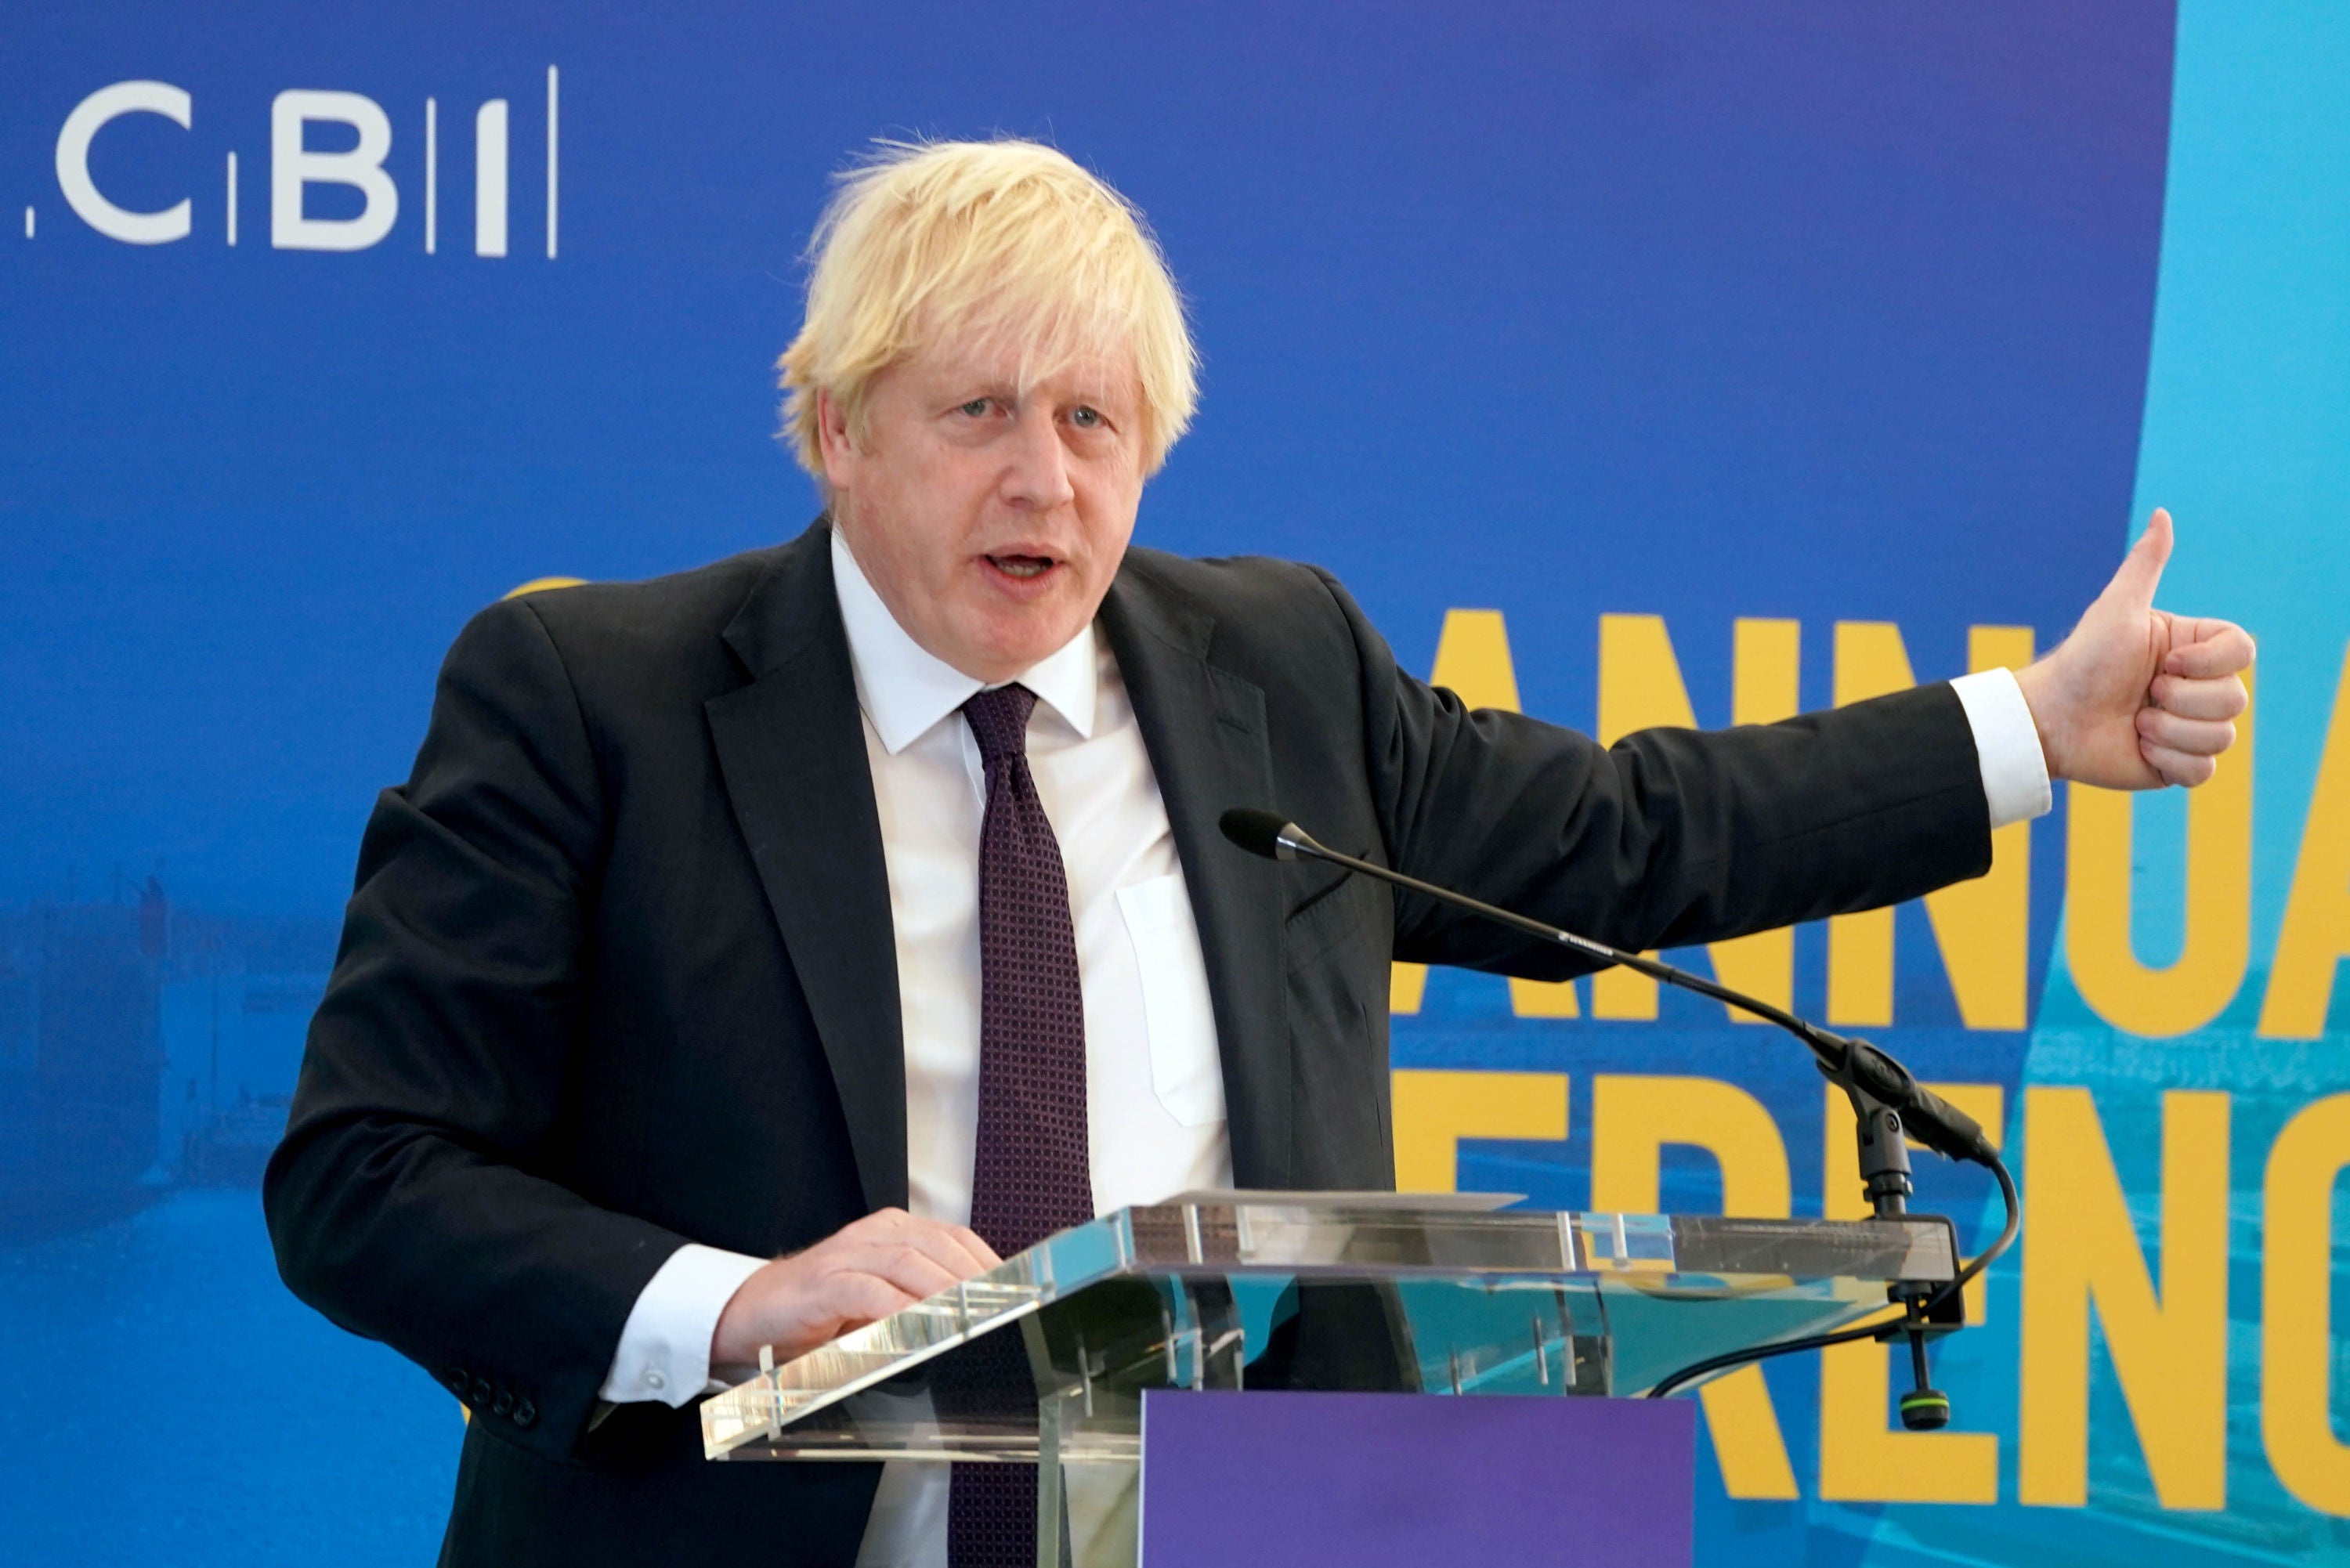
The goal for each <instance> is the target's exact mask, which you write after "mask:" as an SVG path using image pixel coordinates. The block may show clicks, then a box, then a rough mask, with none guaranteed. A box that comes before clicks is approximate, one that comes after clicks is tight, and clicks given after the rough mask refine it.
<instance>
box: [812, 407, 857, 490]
mask: <svg viewBox="0 0 2350 1568" xmlns="http://www.w3.org/2000/svg"><path fill="white" fill-rule="evenodd" d="M816 452H817V453H818V455H819V456H821V457H822V458H823V459H824V477H825V483H827V485H828V486H830V487H831V489H832V491H833V493H836V494H837V493H840V492H842V491H844V490H848V489H851V488H853V487H854V485H855V483H856V474H857V467H858V461H859V453H858V450H857V443H856V441H855V440H854V439H852V438H851V437H850V435H849V432H848V411H847V410H846V409H844V408H842V407H841V406H840V400H839V399H837V398H836V397H834V396H833V395H832V394H831V393H830V392H827V391H819V392H817V393H816Z"/></svg>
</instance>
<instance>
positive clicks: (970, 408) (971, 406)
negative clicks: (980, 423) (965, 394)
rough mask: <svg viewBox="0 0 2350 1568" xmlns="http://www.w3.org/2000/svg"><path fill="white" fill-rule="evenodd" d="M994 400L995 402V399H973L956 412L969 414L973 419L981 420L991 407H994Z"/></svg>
mask: <svg viewBox="0 0 2350 1568" xmlns="http://www.w3.org/2000/svg"><path fill="white" fill-rule="evenodd" d="M993 403H994V400H993V398H973V399H972V400H971V401H969V402H967V403H965V404H963V405H962V407H961V408H958V409H957V410H955V412H957V413H959V414H969V415H970V416H971V417H972V419H979V418H981V417H982V416H983V415H984V414H985V413H986V412H987V410H988V409H989V408H990V407H992V406H993Z"/></svg>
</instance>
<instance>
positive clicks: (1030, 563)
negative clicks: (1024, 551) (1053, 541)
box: [987, 556, 1055, 583]
mask: <svg viewBox="0 0 2350 1568" xmlns="http://www.w3.org/2000/svg"><path fill="white" fill-rule="evenodd" d="M987 564H988V565H989V566H993V567H994V568H995V569H996V570H997V571H999V572H1002V573H1003V575H1004V576H1007V577H1010V578H1011V579H1013V581H1014V582H1021V583H1025V582H1033V581H1035V579H1036V578H1038V577H1041V576H1044V575H1045V573H1047V572H1049V571H1051V570H1052V569H1053V567H1054V566H1055V562H1054V560H1053V557H1052V556H988V557H987Z"/></svg>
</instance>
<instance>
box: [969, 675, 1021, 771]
mask: <svg viewBox="0 0 2350 1568" xmlns="http://www.w3.org/2000/svg"><path fill="white" fill-rule="evenodd" d="M1035 711H1036V693H1035V692H1034V691H1029V690H1028V688H1026V687H1025V686H1022V685H1018V684H1016V683H1015V684H1014V685H1010V686H999V687H997V688H996V689H995V690H994V691H981V692H977V693H975V694H973V696H972V699H971V701H968V702H965V703H964V704H963V705H962V716H963V719H964V720H965V721H966V722H968V723H969V724H970V725H971V732H972V736H973V737H974V738H975V739H976V740H977V741H978V742H979V758H980V761H981V762H983V763H986V764H987V765H988V766H989V767H991V768H992V767H993V766H995V764H996V763H1000V762H1003V760H1004V759H1005V758H1007V757H1022V758H1024V757H1026V756H1027V754H1028V715H1029V714H1031V713H1034V712H1035Z"/></svg>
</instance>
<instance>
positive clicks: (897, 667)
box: [832, 528, 1096, 756]
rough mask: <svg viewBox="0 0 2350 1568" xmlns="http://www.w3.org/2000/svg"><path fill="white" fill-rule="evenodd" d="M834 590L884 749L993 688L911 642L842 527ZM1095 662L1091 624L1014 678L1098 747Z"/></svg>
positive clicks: (836, 535)
mask: <svg viewBox="0 0 2350 1568" xmlns="http://www.w3.org/2000/svg"><path fill="white" fill-rule="evenodd" d="M832 586H833V590H834V592H836V593H837V595H838V596H839V597H840V621H841V625H842V626H843V627H844V628H847V632H848V659H849V663H850V665H851V666H852V667H853V668H854V669H855V670H856V672H857V704H858V707H860V708H862V709H863V710H864V711H865V716H866V717H867V718H868V719H869V720H871V721H872V722H873V730H874V732H875V733H876V734H878V735H879V736H880V737H881V747H882V749H883V750H884V751H886V752H888V753H889V754H890V755H891V756H896V755H897V754H898V753H899V752H902V751H904V750H905V749H906V748H907V747H908V746H910V745H912V744H913V743H914V742H915V741H917V740H919V739H920V737H921V736H922V735H923V734H924V733H926V732H928V731H929V730H930V729H931V726H933V725H935V724H936V723H938V722H939V721H941V719H944V718H946V717H947V716H948V715H950V714H951V713H953V712H954V711H956V710H957V709H959V708H961V707H962V705H963V703H964V702H966V701H969V700H970V699H971V697H972V693H974V692H977V691H982V690H983V689H984V688H985V686H986V684H987V683H986V682H985V681H981V680H972V678H971V677H970V676H968V675H965V674H964V673H963V672H962V670H957V669H956V668H955V667H954V666H953V665H951V664H949V663H948V662H947V661H946V660H944V659H941V658H939V657H938V656H937V655H935V654H933V653H931V651H930V650H929V649H925V648H924V647H923V646H922V645H921V644H920V643H919V642H916V641H915V640H914V639H912V638H911V637H910V636H908V635H907V633H906V628H904V627H902V626H899V624H898V618H897V617H895V616H893V615H891V614H890V613H889V606H888V605H886V604H883V603H882V602H881V596H880V595H879V593H877V592H875V591H874V587H873V585H872V584H871V583H870V582H869V581H868V580H867V579H866V576H865V573H864V570H863V568H861V567H859V566H858V564H857V557H856V556H854V555H852V554H850V553H849V549H848V542H847V540H846V539H843V538H842V537H841V536H840V530H839V529H837V528H835V529H833V530H832ZM1094 659H1095V654H1094V628H1093V623H1092V622H1091V621H1087V623H1086V624H1085V626H1084V627H1083V628H1080V629H1079V630H1078V632H1077V635H1076V636H1075V637H1073V638H1071V639H1069V640H1068V641H1067V642H1066V643H1065V644H1063V645H1062V646H1061V648H1060V649H1059V650H1058V651H1056V652H1054V653H1050V654H1047V655H1046V656H1045V658H1043V659H1039V660H1038V661H1037V662H1036V663H1035V664H1033V665H1031V666H1029V667H1028V668H1027V669H1026V670H1022V671H1021V672H1020V673H1019V674H1018V675H1016V676H1014V678H1013V679H1014V680H1017V681H1018V682H1019V683H1020V684H1021V685H1023V686H1025V687H1026V688H1028V690H1029V691H1034V692H1035V693H1036V697H1037V700H1038V701H1041V702H1043V703H1045V705H1046V706H1048V707H1050V708H1051V709H1052V710H1053V711H1055V712H1056V713H1058V714H1059V715H1060V716H1061V717H1062V718H1063V719H1064V720H1065V721H1066V722H1067V723H1068V725H1069V727H1070V728H1071V729H1073V730H1075V731H1076V732H1077V733H1078V734H1079V735H1080V736H1082V737H1084V738H1086V739H1088V740H1090V739H1092V737H1093V732H1094V694H1095V689H1096V688H1095V676H1096V670H1095V665H1094ZM1004 684H1006V685H1009V684H1011V682H1009V681H1007V682H1004Z"/></svg>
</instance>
